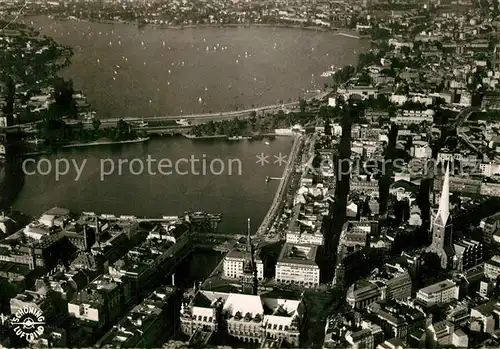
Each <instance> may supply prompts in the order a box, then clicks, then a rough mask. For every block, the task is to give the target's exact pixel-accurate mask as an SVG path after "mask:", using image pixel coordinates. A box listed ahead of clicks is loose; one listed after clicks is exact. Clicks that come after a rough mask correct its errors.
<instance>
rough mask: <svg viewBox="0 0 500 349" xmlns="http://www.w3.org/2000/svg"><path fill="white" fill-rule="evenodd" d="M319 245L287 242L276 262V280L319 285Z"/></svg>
mask: <svg viewBox="0 0 500 349" xmlns="http://www.w3.org/2000/svg"><path fill="white" fill-rule="evenodd" d="M317 250H318V246H314V245H299V244H288V243H285V244H284V246H283V248H282V249H281V253H280V255H279V257H278V261H277V263H276V275H275V278H276V281H277V282H280V283H293V284H298V285H304V286H310V287H315V286H319V274H320V270H319V266H318V265H317V264H316V253H317Z"/></svg>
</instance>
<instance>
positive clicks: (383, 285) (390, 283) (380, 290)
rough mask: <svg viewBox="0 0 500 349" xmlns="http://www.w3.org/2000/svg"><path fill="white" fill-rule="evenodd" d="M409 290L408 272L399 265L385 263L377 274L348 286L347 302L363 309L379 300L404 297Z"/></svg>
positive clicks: (409, 278)
mask: <svg viewBox="0 0 500 349" xmlns="http://www.w3.org/2000/svg"><path fill="white" fill-rule="evenodd" d="M411 291H412V281H411V277H410V275H409V273H408V272H407V271H406V270H404V269H403V268H402V267H401V266H399V265H390V264H386V265H385V268H384V270H382V271H381V272H379V273H378V274H377V275H374V276H373V277H371V278H370V279H368V280H364V281H362V282H359V283H357V284H354V285H352V286H351V287H349V289H348V291H347V303H349V305H350V306H351V307H352V308H354V309H364V308H366V307H367V306H368V305H370V304H371V303H373V302H376V301H379V300H386V299H406V298H408V297H411Z"/></svg>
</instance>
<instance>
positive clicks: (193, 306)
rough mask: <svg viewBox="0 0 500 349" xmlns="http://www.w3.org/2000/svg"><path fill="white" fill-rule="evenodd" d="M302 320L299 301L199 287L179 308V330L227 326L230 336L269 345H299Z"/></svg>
mask: <svg viewBox="0 0 500 349" xmlns="http://www.w3.org/2000/svg"><path fill="white" fill-rule="evenodd" d="M304 320H305V306H304V303H303V301H302V300H291V299H279V298H266V297H265V296H263V295H260V296H259V295H249V294H236V293H222V292H211V291H205V290H201V291H198V292H197V293H196V295H195V296H194V297H193V299H191V300H190V301H189V303H188V304H187V305H183V307H182V308H181V329H182V331H183V332H184V333H185V334H187V335H189V336H193V334H195V333H197V332H201V331H205V332H208V333H215V332H218V331H220V330H221V329H222V328H225V329H227V332H228V334H229V336H231V337H233V338H237V339H239V340H240V341H243V342H247V343H260V344H261V345H265V347H272V345H271V343H270V342H276V341H284V342H286V343H288V344H289V345H291V346H292V347H298V346H299V335H300V331H301V330H302V328H303V324H304ZM266 343H269V345H266Z"/></svg>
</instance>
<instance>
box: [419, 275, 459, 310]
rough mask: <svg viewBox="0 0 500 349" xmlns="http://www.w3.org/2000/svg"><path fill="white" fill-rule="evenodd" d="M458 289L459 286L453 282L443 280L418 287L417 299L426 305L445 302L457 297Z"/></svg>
mask: <svg viewBox="0 0 500 349" xmlns="http://www.w3.org/2000/svg"><path fill="white" fill-rule="evenodd" d="M458 291H459V287H458V285H457V284H456V283H455V282H453V281H452V280H444V281H441V282H438V283H436V284H433V285H430V286H427V287H424V288H422V289H420V290H419V291H418V292H417V301H419V302H420V303H422V304H423V305H425V306H426V307H430V306H433V305H439V304H446V303H449V302H451V301H453V300H455V299H458Z"/></svg>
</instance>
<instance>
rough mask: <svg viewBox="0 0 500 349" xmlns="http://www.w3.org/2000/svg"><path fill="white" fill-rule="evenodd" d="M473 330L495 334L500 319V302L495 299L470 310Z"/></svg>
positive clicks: (470, 325)
mask: <svg viewBox="0 0 500 349" xmlns="http://www.w3.org/2000/svg"><path fill="white" fill-rule="evenodd" d="M470 318H471V321H470V324H469V327H470V329H471V331H474V332H483V333H490V334H493V333H494V332H495V330H498V328H499V326H498V319H500V302H498V301H496V300H494V301H489V302H486V303H484V304H481V305H479V306H477V307H475V308H472V309H471V311H470Z"/></svg>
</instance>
